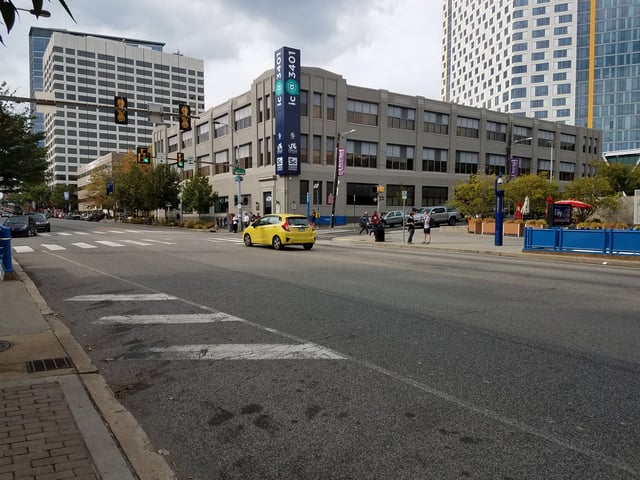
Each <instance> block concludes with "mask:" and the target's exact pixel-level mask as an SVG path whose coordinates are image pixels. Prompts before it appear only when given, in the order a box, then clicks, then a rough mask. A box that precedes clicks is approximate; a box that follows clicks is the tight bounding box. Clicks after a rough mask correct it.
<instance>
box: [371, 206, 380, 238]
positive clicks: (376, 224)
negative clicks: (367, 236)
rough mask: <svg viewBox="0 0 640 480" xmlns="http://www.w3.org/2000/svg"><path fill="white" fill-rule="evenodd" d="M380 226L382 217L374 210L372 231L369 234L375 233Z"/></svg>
mask: <svg viewBox="0 0 640 480" xmlns="http://www.w3.org/2000/svg"><path fill="white" fill-rule="evenodd" d="M380 226H381V225H380V217H379V216H378V212H376V211H375V210H374V211H373V215H371V231H370V232H369V233H374V232H375V231H376V230H377V229H378V228H380Z"/></svg>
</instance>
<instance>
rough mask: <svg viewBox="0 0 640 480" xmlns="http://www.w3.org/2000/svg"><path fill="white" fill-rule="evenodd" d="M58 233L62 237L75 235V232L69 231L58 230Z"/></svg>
mask: <svg viewBox="0 0 640 480" xmlns="http://www.w3.org/2000/svg"><path fill="white" fill-rule="evenodd" d="M56 234H57V235H60V236H61V237H70V236H71V235H73V233H69V232H56Z"/></svg>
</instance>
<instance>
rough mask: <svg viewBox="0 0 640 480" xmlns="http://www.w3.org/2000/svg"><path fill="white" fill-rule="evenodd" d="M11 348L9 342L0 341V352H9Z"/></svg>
mask: <svg viewBox="0 0 640 480" xmlns="http://www.w3.org/2000/svg"><path fill="white" fill-rule="evenodd" d="M11 347H12V345H11V342H8V341H7V340H0V352H4V351H5V350H9V349H10V348H11Z"/></svg>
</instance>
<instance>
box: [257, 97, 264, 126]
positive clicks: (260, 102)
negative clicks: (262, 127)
mask: <svg viewBox="0 0 640 480" xmlns="http://www.w3.org/2000/svg"><path fill="white" fill-rule="evenodd" d="M263 120H264V98H262V97H260V98H258V123H262V121H263Z"/></svg>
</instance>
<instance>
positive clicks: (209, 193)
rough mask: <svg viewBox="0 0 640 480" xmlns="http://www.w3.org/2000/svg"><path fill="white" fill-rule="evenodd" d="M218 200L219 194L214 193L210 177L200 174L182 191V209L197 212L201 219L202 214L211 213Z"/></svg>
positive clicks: (188, 182)
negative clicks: (210, 210)
mask: <svg viewBox="0 0 640 480" xmlns="http://www.w3.org/2000/svg"><path fill="white" fill-rule="evenodd" d="M217 198H218V194H217V192H216V193H214V192H213V190H212V188H211V185H209V177H205V176H203V175H200V174H199V173H198V174H196V175H195V176H194V177H193V178H192V179H191V180H189V181H187V182H186V183H185V185H184V188H183V189H182V208H183V209H185V210H187V211H193V210H196V211H197V212H198V218H199V217H200V214H201V213H206V212H208V211H209V208H211V206H212V205H213V204H214V203H215V202H216V200H217Z"/></svg>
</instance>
